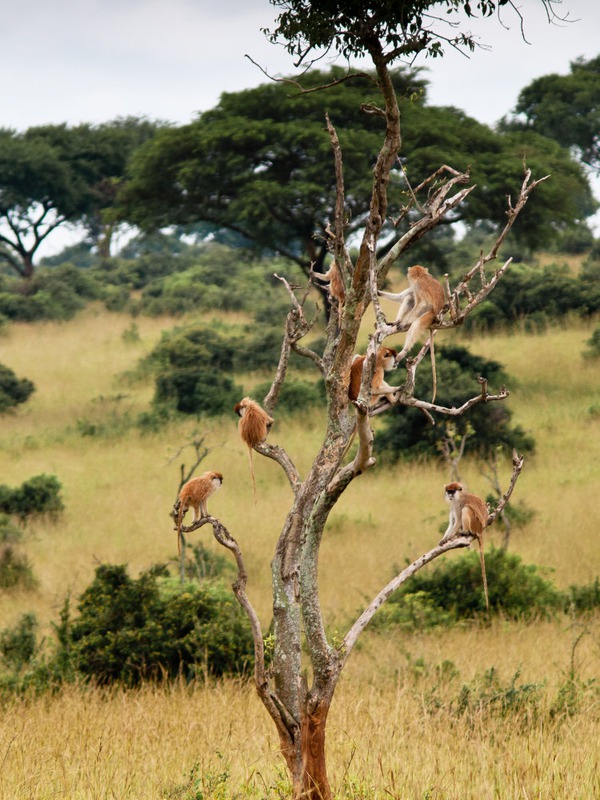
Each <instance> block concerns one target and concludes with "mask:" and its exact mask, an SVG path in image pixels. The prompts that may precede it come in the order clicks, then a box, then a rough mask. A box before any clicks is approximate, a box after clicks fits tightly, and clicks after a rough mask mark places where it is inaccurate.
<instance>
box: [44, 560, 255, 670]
mask: <svg viewBox="0 0 600 800" xmlns="http://www.w3.org/2000/svg"><path fill="white" fill-rule="evenodd" d="M78 611H79V615H78V616H77V617H76V618H75V619H74V620H72V621H70V620H68V619H66V618H63V620H62V625H61V631H59V633H60V632H62V634H65V632H66V634H65V635H63V636H62V641H63V645H62V646H63V648H65V647H67V648H68V651H69V657H70V659H71V662H72V665H73V667H74V669H75V671H76V672H77V673H79V674H81V675H82V676H84V677H86V678H89V679H93V680H94V681H96V682H98V683H99V684H109V683H113V682H122V683H124V684H126V685H136V684H138V683H140V681H142V680H159V679H163V678H165V677H177V676H178V675H180V674H183V675H184V676H185V677H187V678H193V677H195V676H196V675H199V674H210V675H215V676H219V675H223V674H225V673H240V672H244V671H245V670H246V669H247V668H248V665H249V664H251V662H252V657H253V645H252V637H251V634H250V629H249V626H248V625H247V624H246V621H245V617H244V616H243V613H242V611H241V609H240V607H239V606H238V604H237V602H236V601H235V599H234V597H233V595H232V593H231V590H230V589H227V588H225V586H224V585H223V584H222V583H220V582H218V581H217V582H209V583H203V584H202V585H197V584H191V583H188V584H185V585H184V586H181V585H180V583H179V582H178V581H175V580H174V579H169V578H168V573H167V571H166V569H165V568H164V567H157V568H154V569H151V570H149V571H147V572H144V573H142V574H141V575H140V577H139V578H138V579H137V580H133V579H132V578H130V577H129V576H128V574H127V570H126V567H125V566H119V565H110V564H103V565H101V566H100V567H98V568H97V569H96V576H95V579H94V581H93V582H92V583H91V584H90V586H89V587H88V588H87V589H86V590H85V591H84V593H83V594H82V595H81V597H80V599H79V604H78Z"/></svg>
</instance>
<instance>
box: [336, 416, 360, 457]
mask: <svg viewBox="0 0 600 800" xmlns="http://www.w3.org/2000/svg"><path fill="white" fill-rule="evenodd" d="M357 430H358V425H357V424H356V420H354V428H353V429H352V433H351V434H350V438H349V439H348V444H347V445H346V447H345V448H344V452H343V453H342V456H341V458H340V464H341V463H342V461H343V460H344V459H345V458H346V454H347V453H348V450H350V447H351V446H352V442H353V441H354V437H355V436H356V431H357Z"/></svg>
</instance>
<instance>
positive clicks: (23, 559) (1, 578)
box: [0, 542, 37, 589]
mask: <svg viewBox="0 0 600 800" xmlns="http://www.w3.org/2000/svg"><path fill="white" fill-rule="evenodd" d="M36 585H37V581H36V580H35V578H34V577H33V570H32V568H31V562H30V561H29V559H28V558H27V556H26V555H25V554H24V553H21V552H20V551H19V550H18V549H17V548H16V547H15V546H14V545H13V544H11V543H8V542H6V543H4V544H1V545H0V589H15V588H17V587H19V588H22V589H34V588H35V586H36Z"/></svg>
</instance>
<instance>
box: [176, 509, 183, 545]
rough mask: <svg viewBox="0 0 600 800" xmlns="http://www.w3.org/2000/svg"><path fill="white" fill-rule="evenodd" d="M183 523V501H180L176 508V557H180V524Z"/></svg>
mask: <svg viewBox="0 0 600 800" xmlns="http://www.w3.org/2000/svg"><path fill="white" fill-rule="evenodd" d="M182 521H183V501H182V500H181V499H180V500H179V501H178V506H177V555H178V556H180V555H181V523H182Z"/></svg>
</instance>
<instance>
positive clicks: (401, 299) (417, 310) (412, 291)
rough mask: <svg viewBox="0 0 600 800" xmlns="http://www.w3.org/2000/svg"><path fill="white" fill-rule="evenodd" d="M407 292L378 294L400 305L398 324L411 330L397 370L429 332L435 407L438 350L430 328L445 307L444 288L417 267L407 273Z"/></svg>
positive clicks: (399, 358) (421, 268)
mask: <svg viewBox="0 0 600 800" xmlns="http://www.w3.org/2000/svg"><path fill="white" fill-rule="evenodd" d="M407 275H408V284H409V286H408V289H405V290H404V291H403V292H399V293H398V294H395V293H393V292H382V291H378V294H379V295H381V297H387V298H388V299H389V300H395V301H396V302H398V303H400V306H399V308H398V314H397V316H396V322H401V323H402V324H403V325H407V324H409V323H410V328H409V329H408V330H407V332H406V340H405V342H404V346H403V348H402V350H401V351H400V353H398V357H397V358H396V366H397V365H398V364H399V363H400V361H402V359H403V358H404V357H405V356H406V354H407V353H408V351H409V350H410V348H411V347H412V346H413V344H414V343H415V341H416V340H417V339H418V338H419V336H420V335H421V334H422V333H423V331H425V330H427V329H429V331H430V345H429V349H430V351H431V372H432V376H433V396H432V398H431V402H432V403H433V402H434V400H435V397H436V394H437V374H436V370H435V350H434V346H433V332H432V331H431V327H430V326H431V324H432V322H433V321H434V319H435V318H436V317H437V315H438V314H439V313H440V311H441V310H442V308H443V307H444V305H445V304H446V293H445V291H444V287H443V286H442V284H441V283H440V282H439V281H438V280H436V279H435V278H433V277H432V276H431V275H430V274H429V270H428V269H427V267H421V266H420V265H419V264H415V265H414V266H412V267H409V269H408V273H407Z"/></svg>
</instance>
